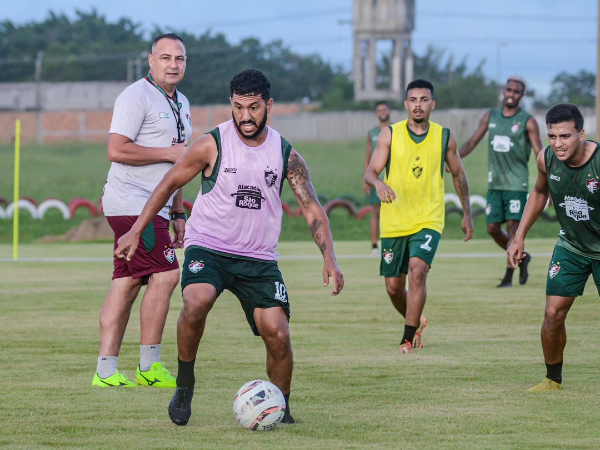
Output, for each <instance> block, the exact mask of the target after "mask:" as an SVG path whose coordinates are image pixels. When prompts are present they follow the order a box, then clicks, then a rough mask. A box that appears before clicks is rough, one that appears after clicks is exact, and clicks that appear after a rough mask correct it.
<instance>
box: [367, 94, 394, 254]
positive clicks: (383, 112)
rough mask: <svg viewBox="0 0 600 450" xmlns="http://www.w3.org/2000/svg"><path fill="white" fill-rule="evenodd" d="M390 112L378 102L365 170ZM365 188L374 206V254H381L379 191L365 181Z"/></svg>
mask: <svg viewBox="0 0 600 450" xmlns="http://www.w3.org/2000/svg"><path fill="white" fill-rule="evenodd" d="M390 112H391V111H390V105H388V103H387V102H377V104H376V105H375V115H376V116H377V118H378V119H379V124H378V125H377V126H376V127H373V128H371V129H370V130H369V133H368V134H367V152H366V154H365V167H364V171H365V172H366V171H367V167H369V162H370V161H371V155H373V152H374V151H375V148H376V147H377V139H379V133H381V130H383V129H384V128H385V127H387V126H389V125H390ZM363 190H364V191H365V194H367V195H368V196H369V205H371V206H372V207H373V212H372V213H371V223H370V231H371V244H372V246H373V254H374V255H379V250H378V249H377V241H378V240H379V212H380V211H381V200H379V197H378V196H377V191H376V190H375V189H371V188H370V187H369V185H368V184H367V183H365V182H363Z"/></svg>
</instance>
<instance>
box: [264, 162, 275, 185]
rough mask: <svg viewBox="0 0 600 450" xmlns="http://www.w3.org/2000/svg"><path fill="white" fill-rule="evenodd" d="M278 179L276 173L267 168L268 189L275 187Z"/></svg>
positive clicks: (266, 181)
mask: <svg viewBox="0 0 600 450" xmlns="http://www.w3.org/2000/svg"><path fill="white" fill-rule="evenodd" d="M277 178H278V177H277V174H276V173H275V171H273V169H270V168H269V167H267V169H266V170H265V183H267V187H271V186H273V185H274V184H275V182H276V181H277Z"/></svg>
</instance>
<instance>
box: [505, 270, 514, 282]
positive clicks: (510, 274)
mask: <svg viewBox="0 0 600 450" xmlns="http://www.w3.org/2000/svg"><path fill="white" fill-rule="evenodd" d="M514 271H515V269H513V268H512V267H507V268H506V273H505V274H504V280H503V281H510V282H511V283H512V277H513V272H514Z"/></svg>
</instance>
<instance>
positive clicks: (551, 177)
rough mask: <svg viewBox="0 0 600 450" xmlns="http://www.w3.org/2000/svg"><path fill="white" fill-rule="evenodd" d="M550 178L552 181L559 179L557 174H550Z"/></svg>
mask: <svg viewBox="0 0 600 450" xmlns="http://www.w3.org/2000/svg"><path fill="white" fill-rule="evenodd" d="M550 179H551V180H554V181H560V177H559V176H558V175H554V174H550Z"/></svg>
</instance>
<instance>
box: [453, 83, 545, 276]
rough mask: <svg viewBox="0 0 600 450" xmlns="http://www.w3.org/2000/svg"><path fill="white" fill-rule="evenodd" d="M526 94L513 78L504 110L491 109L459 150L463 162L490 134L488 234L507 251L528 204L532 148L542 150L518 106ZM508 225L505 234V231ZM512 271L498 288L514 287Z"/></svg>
mask: <svg viewBox="0 0 600 450" xmlns="http://www.w3.org/2000/svg"><path fill="white" fill-rule="evenodd" d="M524 94H525V81H524V80H523V79H522V78H520V77H516V76H515V77H510V78H509V79H508V80H507V82H506V86H504V100H503V103H502V108H492V109H491V110H489V111H488V112H486V113H485V114H484V115H483V117H482V118H481V121H480V122H479V127H478V128H477V130H476V131H475V133H474V134H473V136H471V138H470V139H469V140H468V141H467V142H465V143H464V144H463V146H462V147H461V148H460V150H459V154H460V156H461V157H462V158H464V157H465V156H467V155H468V154H469V153H471V152H472V151H473V149H474V148H475V147H476V146H477V144H478V143H479V141H481V139H482V138H483V136H484V135H485V134H486V133H488V132H489V135H488V194H487V207H486V211H485V212H486V215H487V232H488V234H489V235H490V236H492V238H493V239H494V241H496V243H497V244H498V245H499V246H500V247H502V249H504V250H506V249H507V248H508V246H509V244H510V243H511V241H512V240H513V239H514V237H515V232H516V231H517V227H518V226H519V221H520V220H521V216H522V215H523V209H524V208H525V202H526V201H527V192H528V190H529V169H528V162H529V156H530V155H531V148H532V147H533V151H534V152H535V154H536V155H538V154H539V152H540V150H541V149H542V141H541V140H540V130H539V127H538V124H537V122H536V120H535V119H534V118H533V117H532V116H531V115H530V114H529V113H527V112H526V111H524V110H523V109H521V108H520V106H519V103H520V102H521V99H522V98H523V95H524ZM505 222H506V231H505V230H503V229H502V224H503V223H505ZM530 260H531V256H530V255H529V254H527V255H526V256H525V258H524V259H523V262H522V263H521V265H520V266H519V267H520V273H519V283H520V284H525V283H526V282H527V277H528V275H529V274H528V271H527V265H528V264H529V261H530ZM513 271H514V269H513V268H512V266H511V265H510V262H509V263H508V264H507V269H506V273H505V275H504V278H503V279H502V281H501V282H500V284H499V285H498V287H511V286H512V278H513Z"/></svg>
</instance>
